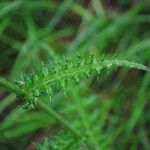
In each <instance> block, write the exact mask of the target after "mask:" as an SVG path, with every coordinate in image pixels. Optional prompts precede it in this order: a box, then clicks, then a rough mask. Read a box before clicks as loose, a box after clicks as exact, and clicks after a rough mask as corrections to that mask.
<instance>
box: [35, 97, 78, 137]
mask: <svg viewBox="0 0 150 150" xmlns="http://www.w3.org/2000/svg"><path fill="white" fill-rule="evenodd" d="M36 105H37V107H38V108H39V109H41V110H42V111H43V112H45V113H46V114H49V115H51V116H53V117H54V118H55V119H56V120H57V121H58V122H60V123H61V124H63V125H64V126H65V127H66V128H67V129H69V130H70V131H71V132H72V133H73V134H74V135H75V136H77V137H78V136H79V134H78V133H77V131H75V130H74V129H73V128H72V127H70V126H69V123H68V122H67V121H66V120H64V119H63V118H62V117H61V116H60V115H59V114H58V113H56V112H55V111H54V110H53V109H52V108H51V107H49V106H48V105H47V104H45V103H43V102H42V101H41V100H39V99H38V100H37V102H36Z"/></svg>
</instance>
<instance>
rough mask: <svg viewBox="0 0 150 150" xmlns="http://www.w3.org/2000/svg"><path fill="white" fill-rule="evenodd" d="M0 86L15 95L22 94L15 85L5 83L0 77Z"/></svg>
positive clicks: (8, 82)
mask: <svg viewBox="0 0 150 150" xmlns="http://www.w3.org/2000/svg"><path fill="white" fill-rule="evenodd" d="M0 86H2V87H5V88H6V89H7V90H9V91H11V92H13V93H15V94H17V95H22V94H23V93H22V92H21V90H20V88H19V87H18V86H17V85H16V84H14V83H12V82H10V81H7V80H6V79H4V78H1V77H0Z"/></svg>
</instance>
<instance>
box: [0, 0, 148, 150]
mask: <svg viewBox="0 0 150 150" xmlns="http://www.w3.org/2000/svg"><path fill="white" fill-rule="evenodd" d="M149 9H150V3H149V1H148V0H143V1H140V0H134V1H129V0H114V1H112V0H105V1H104V0H101V1H100V0H82V1H81V0H80V1H79V0H64V1H61V0H38V1H37V0H1V1H0V74H1V76H3V77H5V78H8V79H11V80H20V76H21V73H22V74H24V73H26V74H29V73H30V72H31V71H32V69H34V68H37V67H38V66H40V65H41V62H47V61H48V60H49V61H58V60H60V59H62V58H63V57H64V56H65V57H68V56H69V57H71V56H74V55H76V54H85V55H88V54H90V53H92V54H94V55H95V56H96V57H98V58H103V57H104V56H107V57H114V54H116V55H117V57H119V58H127V59H128V60H131V61H135V62H139V63H142V64H145V65H149V63H150V62H149V60H150V38H149V37H150V30H149V27H150V15H149ZM149 91H150V74H149V73H146V72H144V71H139V70H134V69H133V70H126V69H120V68H119V69H116V70H114V71H109V72H107V71H104V72H102V73H101V76H100V78H99V79H97V77H96V76H93V77H92V78H90V79H88V80H86V81H83V82H81V83H80V84H79V85H78V86H75V85H72V84H70V85H68V90H67V93H66V95H67V96H65V93H63V92H58V93H56V94H55V95H53V96H52V98H51V100H50V99H48V100H47V101H46V102H47V104H48V105H49V106H51V107H52V108H53V109H54V110H55V111H56V112H58V113H59V114H61V116H62V117H63V118H64V119H66V120H67V122H68V123H69V125H70V126H72V127H73V128H74V129H75V130H76V131H78V132H79V133H80V135H81V139H76V138H75V137H74V136H73V135H72V134H71V133H70V132H69V131H68V130H66V129H64V128H63V127H62V126H61V125H60V123H58V122H57V121H56V120H55V119H54V118H53V117H51V116H47V115H46V114H44V113H43V112H41V111H39V110H37V109H34V110H31V109H28V110H24V109H22V108H21V107H19V106H20V102H21V100H20V99H19V98H16V96H15V95H14V94H12V93H8V92H7V91H5V89H3V88H1V89H0V149H2V150H5V149H6V150H9V149H11V150H13V149H14V150H16V149H40V150H41V149H42V150H44V149H58V150H63V149H71V150H73V149H81V150H86V149H87V150H88V149H90V150H93V149H95V150H99V149H133V150H134V149H145V150H148V149H149V147H150V141H149V140H150V128H149V126H150V111H149V105H150V103H149V99H150V92H149ZM18 143H19V144H18Z"/></svg>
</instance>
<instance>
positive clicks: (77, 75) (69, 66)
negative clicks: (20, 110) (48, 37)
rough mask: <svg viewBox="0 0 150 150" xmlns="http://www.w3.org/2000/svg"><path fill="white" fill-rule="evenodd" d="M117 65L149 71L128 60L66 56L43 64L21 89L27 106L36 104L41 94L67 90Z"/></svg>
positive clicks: (24, 80) (25, 80)
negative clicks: (68, 57) (67, 57)
mask: <svg viewBox="0 0 150 150" xmlns="http://www.w3.org/2000/svg"><path fill="white" fill-rule="evenodd" d="M116 67H126V68H136V69H141V70H145V71H149V68H148V67H146V66H144V65H142V64H138V63H135V62H130V61H127V60H119V59H116V58H113V59H97V58H95V57H94V55H90V57H85V56H82V57H81V56H77V57H75V58H72V59H66V58H64V59H63V60H62V61H60V62H56V63H51V64H45V65H44V64H42V67H41V68H40V69H37V70H35V71H33V73H32V74H31V75H29V76H28V77H26V78H24V79H23V82H24V84H23V85H22V87H21V90H22V91H23V93H24V95H25V96H24V100H25V106H26V107H29V106H31V105H34V104H35V99H37V97H39V96H41V95H50V96H51V95H53V94H54V92H56V91H58V90H62V91H63V92H64V91H65V90H66V88H67V85H68V84H71V83H79V82H80V81H82V80H84V79H88V78H89V77H91V76H93V75H99V74H100V73H101V71H102V70H106V71H110V70H112V69H113V68H116Z"/></svg>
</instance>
